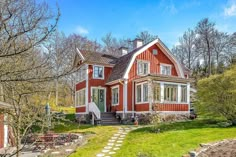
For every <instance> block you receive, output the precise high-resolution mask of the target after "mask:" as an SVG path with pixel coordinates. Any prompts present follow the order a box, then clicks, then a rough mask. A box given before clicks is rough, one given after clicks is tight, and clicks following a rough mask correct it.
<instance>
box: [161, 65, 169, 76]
mask: <svg viewBox="0 0 236 157" xmlns="http://www.w3.org/2000/svg"><path fill="white" fill-rule="evenodd" d="M161 74H162V75H171V65H163V64H162V65H161Z"/></svg>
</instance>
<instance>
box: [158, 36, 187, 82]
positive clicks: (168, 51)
mask: <svg viewBox="0 0 236 157" xmlns="http://www.w3.org/2000/svg"><path fill="white" fill-rule="evenodd" d="M158 39H159V38H158ZM158 41H159V42H158V43H159V44H160V45H161V46H162V48H164V50H165V51H166V52H167V54H168V55H170V57H171V58H170V59H173V60H174V61H175V62H176V64H177V67H178V69H176V71H177V73H178V71H179V72H180V76H181V77H182V78H185V76H184V72H183V69H182V66H181V65H180V63H179V62H178V60H177V59H176V58H175V56H174V55H173V54H172V53H171V51H170V50H169V49H168V48H167V47H166V46H165V44H164V43H163V42H162V41H161V40H160V39H159V40H158ZM165 51H164V53H165Z"/></svg>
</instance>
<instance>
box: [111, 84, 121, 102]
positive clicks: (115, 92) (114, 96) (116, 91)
mask: <svg viewBox="0 0 236 157" xmlns="http://www.w3.org/2000/svg"><path fill="white" fill-rule="evenodd" d="M111 92H112V106H115V105H118V103H119V87H113V88H112V91H111Z"/></svg>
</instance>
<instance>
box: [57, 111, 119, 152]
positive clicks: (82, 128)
mask: <svg viewBox="0 0 236 157" xmlns="http://www.w3.org/2000/svg"><path fill="white" fill-rule="evenodd" d="M66 119H67V120H68V121H64V122H62V124H60V125H56V126H55V127H54V129H53V131H54V132H56V133H66V132H73V133H82V134H86V135H88V136H87V138H88V143H87V144H85V145H83V146H81V147H78V148H77V150H76V152H75V153H73V154H71V155H70V157H77V156H81V157H91V156H96V154H97V153H99V152H100V151H101V150H102V149H103V147H105V146H106V144H107V141H108V140H109V139H110V138H111V136H112V135H113V134H114V133H115V132H117V127H114V126H92V125H78V123H75V122H73V116H72V115H67V116H66Z"/></svg>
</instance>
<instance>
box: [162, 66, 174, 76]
mask: <svg viewBox="0 0 236 157" xmlns="http://www.w3.org/2000/svg"><path fill="white" fill-rule="evenodd" d="M163 67H170V74H166V72H165V74H163V73H162V68H163ZM160 74H162V75H167V76H170V75H172V65H171V64H164V63H161V64H160Z"/></svg>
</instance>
